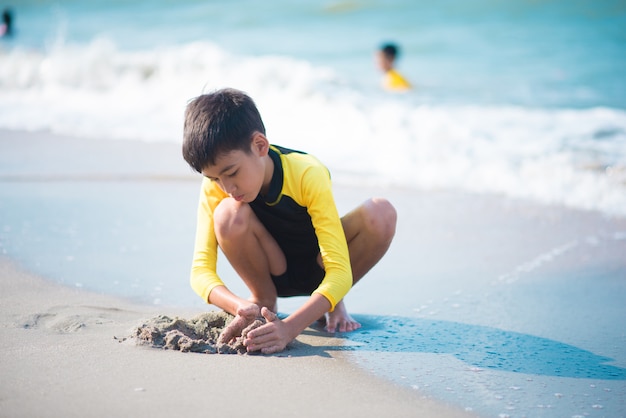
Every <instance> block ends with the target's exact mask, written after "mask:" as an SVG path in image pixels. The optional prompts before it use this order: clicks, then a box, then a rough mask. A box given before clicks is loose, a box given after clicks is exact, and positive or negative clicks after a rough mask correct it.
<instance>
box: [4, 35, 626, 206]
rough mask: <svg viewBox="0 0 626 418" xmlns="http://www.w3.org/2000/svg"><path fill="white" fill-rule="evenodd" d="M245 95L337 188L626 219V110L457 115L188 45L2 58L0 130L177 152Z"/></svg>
mask: <svg viewBox="0 0 626 418" xmlns="http://www.w3.org/2000/svg"><path fill="white" fill-rule="evenodd" d="M225 86H232V87H236V88H239V89H242V90H245V91H247V92H248V93H249V94H250V95H251V96H252V97H253V98H254V99H255V101H256V102H257V104H258V106H259V108H260V110H261V113H262V114H263V116H264V120H265V124H266V127H267V130H268V136H269V138H270V140H271V141H272V142H274V143H277V144H280V145H284V146H288V147H292V148H296V149H303V150H306V151H309V152H311V153H314V154H316V155H317V156H318V157H320V158H321V159H322V160H323V161H324V162H326V163H327V164H328V165H329V167H330V168H331V170H332V171H333V175H334V177H335V179H336V180H338V181H342V182H356V183H367V184H373V183H376V184H388V185H401V186H408V187H419V188H458V189H462V190H467V191H472V192H489V193H503V194H506V195H510V196H516V197H524V198H531V199H536V200H540V201H544V202H551V203H557V204H565V205H569V206H573V207H579V208H585V209H598V210H602V211H604V212H606V213H609V214H614V215H620V216H623V215H626V112H624V111H623V110H619V109H609V108H593V109H541V108H527V107H516V106H499V107H496V106H491V107H487V106H479V105H471V104H466V105H450V104H445V103H437V101H436V100H431V99H432V98H428V100H425V98H424V97H422V96H421V95H420V92H419V91H418V92H417V94H414V95H405V96H389V95H384V94H382V92H378V91H376V90H374V89H372V90H371V91H367V92H364V91H362V90H361V89H356V88H355V86H354V85H352V84H351V83H350V80H347V79H345V78H341V77H339V76H338V75H337V74H336V73H335V72H333V70H332V69H330V68H322V67H316V66H313V65H311V64H309V63H307V62H305V61H299V60H295V59H291V58H287V57H282V56H236V55H232V54H229V53H227V52H225V51H224V50H222V49H220V48H219V47H218V46H216V45H215V44H211V43H208V42H194V43H187V44H184V45H179V46H172V47H161V48H156V49H150V50H136V51H122V50H119V49H118V48H117V47H116V45H115V44H114V43H112V42H111V41H108V40H106V39H103V38H99V39H95V40H93V41H92V42H90V43H89V44H86V45H68V44H63V43H58V44H56V45H55V46H53V47H50V49H48V50H45V51H42V50H25V49H20V48H14V49H10V50H0V127H2V128H10V129H26V130H49V131H52V132H57V133H64V134H71V135H78V136H83V137H99V138H107V139H141V140H146V141H173V142H180V141H181V136H182V120H183V112H184V107H185V105H186V103H187V101H188V100H189V99H190V98H192V97H194V96H197V95H198V94H201V93H202V92H208V91H212V90H214V89H216V88H221V87H225Z"/></svg>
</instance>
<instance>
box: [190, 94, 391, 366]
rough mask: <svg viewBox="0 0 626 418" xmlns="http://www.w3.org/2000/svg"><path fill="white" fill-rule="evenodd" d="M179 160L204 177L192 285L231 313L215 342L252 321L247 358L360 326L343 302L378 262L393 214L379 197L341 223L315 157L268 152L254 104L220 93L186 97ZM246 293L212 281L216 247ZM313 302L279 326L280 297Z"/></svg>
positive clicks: (238, 332) (228, 337) (286, 151)
mask: <svg viewBox="0 0 626 418" xmlns="http://www.w3.org/2000/svg"><path fill="white" fill-rule="evenodd" d="M183 156H184V158H185V160H186V161H187V163H189V165H190V166H191V167H192V168H193V169H194V170H196V171H197V172H199V173H201V174H202V175H203V176H204V179H203V182H202V186H201V193H200V203H199V207H198V221H197V230H196V241H195V249H194V255H193V264H192V271H191V286H192V287H193V289H194V290H195V291H196V293H198V294H199V295H200V296H201V297H202V299H203V300H205V301H206V302H207V303H210V304H213V305H216V306H217V307H219V308H221V309H223V310H225V311H226V312H229V313H231V314H233V315H235V319H234V320H233V321H232V322H231V323H230V325H229V326H228V327H226V328H225V329H224V331H223V332H222V335H221V336H220V342H230V341H231V340H232V339H233V338H235V337H238V336H240V335H241V331H242V330H243V329H244V328H245V327H246V326H248V325H249V324H250V323H252V322H253V321H254V320H255V319H256V318H258V317H260V316H263V317H264V318H265V319H266V321H267V323H266V324H265V325H263V326H261V327H259V328H257V329H255V330H253V331H251V332H250V333H248V335H247V338H246V340H245V341H244V344H245V345H246V347H247V349H248V351H261V352H262V353H266V354H269V353H275V352H279V351H282V350H283V349H284V348H285V347H286V345H287V344H288V343H289V342H290V341H292V340H293V339H294V338H296V337H297V336H298V335H299V334H300V333H301V332H302V331H303V330H304V329H305V328H306V327H308V326H309V325H310V324H312V323H313V322H315V321H316V320H318V319H320V318H325V321H326V329H327V331H329V332H335V331H337V330H338V331H340V332H346V331H353V330H355V329H358V328H359V327H360V326H361V325H360V324H359V323H358V322H357V321H355V320H354V319H353V318H352V317H351V316H350V315H349V314H348V311H347V310H346V307H345V305H344V302H343V298H344V296H345V295H346V294H347V293H348V291H349V290H350V288H351V287H352V286H353V285H354V284H355V283H356V282H358V281H359V280H360V279H361V278H362V277H363V276H364V275H365V274H366V273H367V272H368V271H369V270H370V269H371V268H372V267H373V266H374V265H375V264H376V263H377V262H378V261H379V260H380V259H381V258H382V256H383V255H384V254H385V252H386V251H387V249H388V248H389V245H390V243H391V240H392V238H393V236H394V233H395V228H396V212H395V209H394V208H393V206H392V205H391V204H390V203H389V202H388V201H387V200H385V199H380V198H374V199H370V200H368V201H366V202H365V203H363V204H362V205H361V206H359V207H357V208H356V209H354V210H353V211H351V212H350V213H348V214H346V215H345V216H344V217H343V218H340V217H339V214H338V213H337V208H336V206H335V202H334V198H333V193H332V187H331V181H330V174H329V172H328V170H327V169H326V167H324V166H323V165H322V164H321V163H320V162H319V161H318V160H317V159H316V158H314V157H313V156H311V155H309V154H306V153H303V152H300V151H294V150H290V149H287V148H283V147H279V146H277V145H272V144H270V142H269V140H268V139H267V137H266V136H265V127H264V125H263V121H262V119H261V116H260V114H259V111H258V110H257V108H256V106H255V104H254V102H253V101H252V99H251V98H250V97H248V96H247V95H246V94H245V93H243V92H241V91H238V90H234V89H223V90H219V91H216V92H214V93H211V94H205V95H202V96H199V97H197V98H195V99H193V100H192V101H191V102H190V103H189V104H188V106H187V109H186V111H185V125H184V134H183ZM218 246H219V248H221V250H222V252H223V253H224V255H225V256H226V258H227V259H228V261H229V262H230V264H231V265H232V266H233V268H234V270H235V271H236V272H237V274H238V275H239V276H240V277H241V279H242V280H243V281H244V283H245V284H246V286H247V287H248V288H249V289H250V292H251V296H250V298H249V299H244V298H242V297H240V296H238V295H235V294H234V293H232V292H231V291H230V290H229V289H228V288H227V287H226V286H225V284H224V282H222V280H221V279H220V278H219V277H218V275H217V272H216V267H217V248H218ZM288 296H310V297H309V298H308V299H307V300H306V302H304V304H303V305H302V306H301V307H300V308H299V309H297V310H296V311H295V312H293V313H291V314H290V315H289V316H287V317H286V318H284V319H279V318H277V316H276V312H277V308H278V307H277V298H278V297H288Z"/></svg>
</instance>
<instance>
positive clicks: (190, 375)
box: [0, 259, 467, 418]
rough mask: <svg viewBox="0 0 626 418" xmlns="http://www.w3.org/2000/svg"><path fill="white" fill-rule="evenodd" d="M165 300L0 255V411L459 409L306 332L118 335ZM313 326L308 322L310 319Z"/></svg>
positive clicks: (158, 413)
mask: <svg viewBox="0 0 626 418" xmlns="http://www.w3.org/2000/svg"><path fill="white" fill-rule="evenodd" d="M200 314H202V312H197V311H195V312H194V311H184V310H174V311H172V310H170V309H163V308H157V307H152V306H144V305H139V304H136V303H131V302H129V301H127V300H123V299H120V298H115V297H111V296H106V295H100V294H95V293H89V292H86V291H83V290H79V289H72V288H68V287H64V286H61V285H57V284H55V283H52V282H50V281H47V280H44V279H42V278H39V277H37V276H34V275H32V274H29V273H27V272H25V271H23V270H21V269H20V268H19V267H17V266H16V265H15V264H14V263H12V262H10V261H8V260H6V259H0V318H1V320H0V321H1V323H0V376H2V377H1V380H0V382H1V383H0V416H2V417H29V418H31V417H112V416H115V417H125V416H136V417H155V418H159V417H172V416H177V417H180V416H186V417H201V416H202V417H204V416H224V415H228V416H243V415H246V416H248V415H254V416H259V417H270V416H272V417H280V416H285V417H287V416H299V417H314V416H315V417H317V416H320V415H322V414H327V415H329V416H370V417H375V416H384V415H391V416H397V417H410V416H443V417H455V416H466V415H467V414H465V413H464V412H462V411H459V410H458V409H455V408H452V407H449V406H446V405H444V404H441V403H437V402H435V401H433V400H430V399H425V398H424V397H422V396H420V395H419V394H418V393H415V392H414V391H410V390H406V389H403V388H400V387H398V386H395V385H393V384H390V383H388V382H386V381H383V380H381V379H378V378H375V377H373V376H371V375H368V374H367V373H364V372H362V371H360V370H358V369H356V368H355V367H354V366H351V365H350V364H349V363H347V362H345V361H344V360H342V359H341V353H340V352H339V351H336V350H328V349H327V348H328V346H331V347H332V346H341V340H340V339H333V338H324V337H320V336H316V335H318V334H316V333H315V332H311V333H310V334H309V335H303V336H302V337H300V338H299V339H298V344H296V345H295V346H292V348H291V349H289V350H287V351H285V352H283V353H281V354H278V355H272V356H264V355H254V356H246V355H206V354H199V353H183V352H179V351H175V350H164V349H154V348H148V347H144V346H138V345H136V344H134V343H132V341H131V340H127V341H125V342H124V343H120V340H121V339H123V337H125V336H129V335H132V334H133V332H134V331H135V330H136V328H137V327H140V326H141V325H143V324H144V323H145V322H146V321H148V320H150V319H153V318H155V317H157V316H158V315H169V316H172V317H175V316H179V317H182V318H193V317H195V316H197V315H200ZM309 331H311V330H309Z"/></svg>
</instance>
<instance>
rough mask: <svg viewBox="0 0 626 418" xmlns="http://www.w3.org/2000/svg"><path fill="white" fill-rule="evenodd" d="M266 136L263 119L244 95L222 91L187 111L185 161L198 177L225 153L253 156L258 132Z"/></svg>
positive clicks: (203, 97)
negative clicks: (255, 134) (255, 137)
mask: <svg viewBox="0 0 626 418" xmlns="http://www.w3.org/2000/svg"><path fill="white" fill-rule="evenodd" d="M256 131H258V132H260V133H262V134H263V135H265V126H264V125H263V120H262V119H261V115H260V113H259V111H258V109H257V107H256V105H255V104H254V102H253V101H252V99H251V98H250V97H249V96H248V95H246V94H245V93H244V92H242V91H239V90H235V89H222V90H217V91H215V92H213V93H209V94H203V95H201V96H198V97H196V98H195V99H192V100H191V101H190V102H189V104H187V109H186V110H185V126H184V128H183V157H184V158H185V161H187V163H188V164H189V165H190V166H191V167H192V168H193V169H194V170H196V171H197V172H198V173H201V172H202V169H204V168H206V167H207V166H210V165H214V164H215V162H216V160H217V158H218V157H219V156H220V155H222V154H225V153H228V152H231V151H235V150H241V151H245V152H246V153H249V152H250V140H251V138H252V134H253V133H254V132H256Z"/></svg>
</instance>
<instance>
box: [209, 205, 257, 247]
mask: <svg viewBox="0 0 626 418" xmlns="http://www.w3.org/2000/svg"><path fill="white" fill-rule="evenodd" d="M251 214H252V208H250V206H249V205H248V204H247V203H240V202H237V201H236V200H235V199H232V198H226V199H224V200H222V201H221V202H220V204H219V205H217V207H216V208H215V211H214V212H213V223H214V227H215V234H216V236H217V237H219V238H221V239H224V238H226V237H228V238H230V239H233V238H236V237H238V236H242V235H243V234H245V232H246V231H247V230H248V225H249V220H250V216H251Z"/></svg>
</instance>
